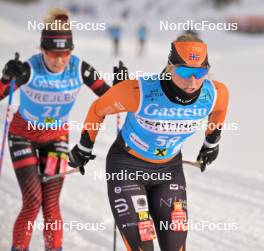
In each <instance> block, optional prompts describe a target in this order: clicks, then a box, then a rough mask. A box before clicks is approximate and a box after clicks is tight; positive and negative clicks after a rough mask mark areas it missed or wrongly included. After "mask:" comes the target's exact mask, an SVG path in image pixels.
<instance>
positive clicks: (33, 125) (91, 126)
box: [27, 120, 106, 131]
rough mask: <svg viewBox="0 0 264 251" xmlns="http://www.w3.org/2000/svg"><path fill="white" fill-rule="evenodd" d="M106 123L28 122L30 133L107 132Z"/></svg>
mask: <svg viewBox="0 0 264 251" xmlns="http://www.w3.org/2000/svg"><path fill="white" fill-rule="evenodd" d="M105 128H106V127H105V124H104V123H79V122H77V121H74V120H73V121H69V122H62V121H60V120H58V121H55V122H51V123H48V122H47V123H44V122H43V123H39V122H36V121H28V122H27V130H28V131H35V130H38V131H44V130H55V131H56V130H73V129H77V130H83V129H85V130H87V131H90V130H96V131H97V130H98V131H99V130H100V131H102V130H105Z"/></svg>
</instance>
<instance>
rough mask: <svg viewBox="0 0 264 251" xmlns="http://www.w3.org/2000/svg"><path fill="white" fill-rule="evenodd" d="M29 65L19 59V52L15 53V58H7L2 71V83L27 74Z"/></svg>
mask: <svg viewBox="0 0 264 251" xmlns="http://www.w3.org/2000/svg"><path fill="white" fill-rule="evenodd" d="M28 71H29V67H28V65H27V63H22V62H21V61H20V60H19V54H18V53H16V56H15V59H12V60H9V61H8V62H7V63H6V64H5V67H4V69H3V71H2V73H3V77H2V80H3V83H9V82H10V81H11V79H12V78H15V79H17V78H21V77H22V78H23V77H25V76H27V75H28Z"/></svg>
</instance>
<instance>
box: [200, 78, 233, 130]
mask: <svg viewBox="0 0 264 251" xmlns="http://www.w3.org/2000/svg"><path fill="white" fill-rule="evenodd" d="M213 83H214V85H215V88H216V91H217V99H216V103H215V106H214V108H213V110H212V112H211V114H210V116H209V121H208V123H209V125H210V124H211V126H209V127H208V129H207V130H206V132H205V134H206V135H208V134H210V133H212V132H213V131H214V130H215V128H221V127H222V124H223V123H224V121H225V117H226V112H227V107H228V99H229V93H228V90H227V87H226V86H225V85H224V84H223V83H220V82H218V81H215V80H213ZM212 124H213V125H212Z"/></svg>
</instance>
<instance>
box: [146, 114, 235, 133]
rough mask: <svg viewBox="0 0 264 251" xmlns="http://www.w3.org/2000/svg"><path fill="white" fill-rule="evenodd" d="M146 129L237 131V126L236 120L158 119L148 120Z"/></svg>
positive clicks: (187, 131)
mask: <svg viewBox="0 0 264 251" xmlns="http://www.w3.org/2000/svg"><path fill="white" fill-rule="evenodd" d="M173 116H175V117H176V116H186V115H184V112H183V114H182V115H179V114H178V115H177V114H175V115H173ZM145 126H146V127H148V129H153V130H155V128H156V130H158V131H160V132H163V131H164V132H175V133H176V132H181V133H190V132H195V131H206V130H208V129H209V130H210V131H214V130H216V129H217V130H222V131H238V129H239V126H238V123H236V122H230V123H226V122H225V123H218V124H215V123H211V122H209V121H207V120H203V121H195V120H171V121H168V120H160V121H153V122H148V123H147V124H146V125H145Z"/></svg>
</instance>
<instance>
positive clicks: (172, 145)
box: [69, 35, 228, 251]
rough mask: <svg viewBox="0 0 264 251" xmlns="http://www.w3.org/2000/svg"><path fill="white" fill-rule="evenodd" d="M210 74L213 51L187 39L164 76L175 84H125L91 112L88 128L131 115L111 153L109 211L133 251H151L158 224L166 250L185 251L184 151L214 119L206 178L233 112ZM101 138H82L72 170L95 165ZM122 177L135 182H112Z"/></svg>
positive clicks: (204, 157)
mask: <svg viewBox="0 0 264 251" xmlns="http://www.w3.org/2000/svg"><path fill="white" fill-rule="evenodd" d="M208 70H209V63H208V56H207V45H206V44H205V43H204V42H202V41H201V40H200V39H198V38H197V37H195V36H193V35H182V36H180V37H179V38H178V39H177V40H176V41H174V42H173V43H172V47H171V52H170V55H169V60H168V64H167V67H166V69H165V72H166V73H168V74H169V76H171V78H170V80H168V79H167V78H166V77H165V78H163V80H159V79H158V78H157V79H154V78H153V76H152V79H149V80H144V79H140V80H139V81H137V80H125V81H123V82H120V83H119V84H118V85H116V86H114V87H112V88H111V89H110V90H109V91H108V92H106V93H105V94H104V95H103V96H102V97H100V98H99V99H97V100H96V101H95V102H94V103H93V104H92V106H91V107H90V110H89V112H88V114H87V117H86V120H85V123H101V122H103V120H104V117H105V116H106V115H109V114H115V113H118V112H127V117H126V121H125V123H124V125H123V127H122V129H121V132H120V133H119V135H118V137H117V139H116V140H115V142H114V143H113V145H112V147H111V148H110V150H109V152H108V156H107V163H106V171H107V173H109V175H111V176H109V177H111V179H108V180H107V185H108V196H109V201H110V205H111V209H112V212H113V215H114V218H115V221H116V223H117V226H118V228H119V230H120V232H121V235H122V238H123V240H124V243H125V245H126V247H127V250H128V251H131V250H132V251H139V250H141V251H153V241H152V240H153V239H154V238H155V234H153V232H154V231H153V230H154V227H153V223H152V222H154V225H155V230H156V234H157V237H158V241H159V245H160V250H162V251H183V250H185V244H186V237H187V228H186V223H187V201H186V183H185V178H184V173H183V169H182V155H181V146H182V144H183V143H184V141H185V140H186V139H187V138H188V137H189V136H191V135H192V134H193V133H194V132H195V131H196V130H197V124H198V123H199V122H200V121H201V120H202V119H204V118H206V117H209V121H208V122H209V123H210V127H208V128H207V130H206V134H205V141H204V143H203V146H202V148H201V150H200V153H199V155H198V157H197V160H198V161H200V162H201V163H202V169H203V170H204V169H205V167H206V165H208V164H210V163H211V162H213V161H214V160H215V159H216V157H217V155H218V150H219V145H218V144H219V139H220V134H221V126H222V123H223V122H224V119H225V116H226V110H227V104H228V91H227V88H226V86H225V85H224V84H222V83H220V82H218V81H211V80H209V79H208V77H207V76H208V75H207V74H208ZM156 77H157V76H156ZM164 79H165V80H164ZM97 133H98V131H97V130H90V131H86V130H83V132H82V136H81V140H80V142H79V143H78V144H77V145H76V146H75V147H74V148H73V149H72V150H71V152H70V153H69V159H70V162H69V165H70V166H72V167H78V166H79V167H80V166H83V165H85V164H86V163H87V162H88V161H89V159H90V158H91V151H92V148H93V145H94V142H95V138H96V135H97ZM120 172H123V173H124V172H125V173H126V176H123V177H129V178H125V179H123V180H118V179H117V178H115V177H117V176H115V175H113V174H116V173H120ZM150 216H151V218H152V220H153V221H152V220H151V218H150ZM166 223H168V224H169V226H170V227H166ZM172 223H173V224H172Z"/></svg>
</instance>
